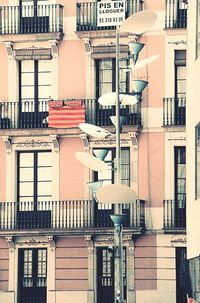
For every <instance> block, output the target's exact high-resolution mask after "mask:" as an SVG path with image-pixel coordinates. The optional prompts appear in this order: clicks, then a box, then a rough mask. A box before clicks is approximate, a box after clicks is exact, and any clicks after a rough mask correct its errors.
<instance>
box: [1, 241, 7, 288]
mask: <svg viewBox="0 0 200 303" xmlns="http://www.w3.org/2000/svg"><path fill="white" fill-rule="evenodd" d="M8 275H9V251H8V244H7V243H6V240H5V239H4V238H2V237H0V291H5V290H8Z"/></svg>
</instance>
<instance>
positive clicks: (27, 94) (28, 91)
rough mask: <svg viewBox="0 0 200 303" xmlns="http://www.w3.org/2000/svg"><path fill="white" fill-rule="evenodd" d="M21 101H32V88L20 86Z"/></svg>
mask: <svg viewBox="0 0 200 303" xmlns="http://www.w3.org/2000/svg"><path fill="white" fill-rule="evenodd" d="M21 97H22V99H27V100H29V99H34V86H31V85H29V86H22V88H21Z"/></svg>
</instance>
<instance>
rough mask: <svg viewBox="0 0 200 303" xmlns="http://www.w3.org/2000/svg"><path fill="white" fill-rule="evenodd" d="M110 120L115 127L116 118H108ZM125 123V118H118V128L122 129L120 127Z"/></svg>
mask: <svg viewBox="0 0 200 303" xmlns="http://www.w3.org/2000/svg"><path fill="white" fill-rule="evenodd" d="M110 120H111V121H112V124H113V125H114V126H115V127H116V122H117V119H116V116H110ZM125 123H126V117H124V116H119V126H120V128H121V127H122V125H124V124H125Z"/></svg>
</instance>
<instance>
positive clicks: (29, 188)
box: [20, 182, 33, 196]
mask: <svg viewBox="0 0 200 303" xmlns="http://www.w3.org/2000/svg"><path fill="white" fill-rule="evenodd" d="M32 195H33V182H25V183H22V182H20V196H32Z"/></svg>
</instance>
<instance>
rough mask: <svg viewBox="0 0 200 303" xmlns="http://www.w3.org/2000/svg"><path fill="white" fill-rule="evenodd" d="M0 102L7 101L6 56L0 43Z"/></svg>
mask: <svg viewBox="0 0 200 303" xmlns="http://www.w3.org/2000/svg"><path fill="white" fill-rule="evenodd" d="M0 66H1V68H0V101H4V100H8V56H7V53H6V49H5V47H4V45H3V44H1V43H0Z"/></svg>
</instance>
